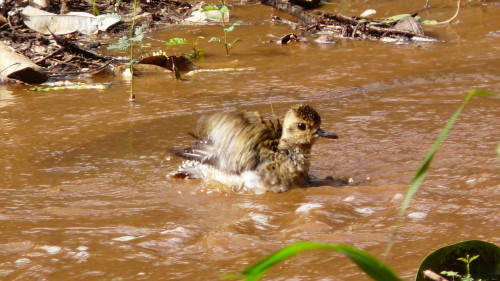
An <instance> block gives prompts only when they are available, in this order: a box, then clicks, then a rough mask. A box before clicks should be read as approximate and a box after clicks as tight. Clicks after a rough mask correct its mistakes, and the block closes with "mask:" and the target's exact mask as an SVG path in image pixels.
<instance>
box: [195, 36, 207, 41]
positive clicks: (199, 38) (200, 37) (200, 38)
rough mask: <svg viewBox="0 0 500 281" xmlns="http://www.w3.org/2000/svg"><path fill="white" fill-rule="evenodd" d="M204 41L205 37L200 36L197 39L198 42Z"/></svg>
mask: <svg viewBox="0 0 500 281" xmlns="http://www.w3.org/2000/svg"><path fill="white" fill-rule="evenodd" d="M203 39H205V37H204V36H198V37H196V40H203Z"/></svg>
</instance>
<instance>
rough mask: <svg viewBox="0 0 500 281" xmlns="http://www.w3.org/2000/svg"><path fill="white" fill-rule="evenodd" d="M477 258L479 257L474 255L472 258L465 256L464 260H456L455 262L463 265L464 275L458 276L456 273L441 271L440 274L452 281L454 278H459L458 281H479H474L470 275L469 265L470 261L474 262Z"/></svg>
mask: <svg viewBox="0 0 500 281" xmlns="http://www.w3.org/2000/svg"><path fill="white" fill-rule="evenodd" d="M478 257H479V255H475V256H473V257H469V255H467V256H466V257H465V258H458V259H457V260H459V261H463V262H464V263H465V275H460V274H458V272H455V271H441V274H442V275H446V276H449V277H451V278H452V279H451V280H453V281H455V277H458V278H460V279H459V280H460V281H481V279H479V280H475V279H474V278H472V276H471V275H470V263H471V262H472V261H474V260H475V259H477V258H478Z"/></svg>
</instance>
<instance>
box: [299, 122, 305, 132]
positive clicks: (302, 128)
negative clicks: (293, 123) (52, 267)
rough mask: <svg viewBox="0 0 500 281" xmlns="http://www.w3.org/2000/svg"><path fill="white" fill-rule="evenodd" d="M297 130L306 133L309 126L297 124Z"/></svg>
mask: <svg viewBox="0 0 500 281" xmlns="http://www.w3.org/2000/svg"><path fill="white" fill-rule="evenodd" d="M297 128H299V130H301V131H304V130H305V129H307V125H306V124H304V123H299V124H297Z"/></svg>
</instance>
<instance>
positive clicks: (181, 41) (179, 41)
mask: <svg viewBox="0 0 500 281" xmlns="http://www.w3.org/2000/svg"><path fill="white" fill-rule="evenodd" d="M203 39H205V37H203V36H198V37H196V39H195V40H194V41H193V42H192V43H189V41H188V40H187V39H185V38H171V39H170V41H168V43H167V44H166V45H167V46H179V45H188V46H189V47H191V50H192V51H190V52H184V53H182V54H183V55H185V56H186V57H190V58H193V59H200V58H203V57H204V56H205V49H203V48H200V47H199V43H198V41H199V40H203Z"/></svg>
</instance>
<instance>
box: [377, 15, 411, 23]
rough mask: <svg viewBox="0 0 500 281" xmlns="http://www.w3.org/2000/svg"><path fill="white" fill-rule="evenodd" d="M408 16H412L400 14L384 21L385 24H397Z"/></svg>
mask: <svg viewBox="0 0 500 281" xmlns="http://www.w3.org/2000/svg"><path fill="white" fill-rule="evenodd" d="M407 16H411V15H410V14H400V15H395V16H392V17H388V18H386V19H384V21H383V22H384V23H393V22H396V21H398V20H400V19H402V18H405V17H407Z"/></svg>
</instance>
